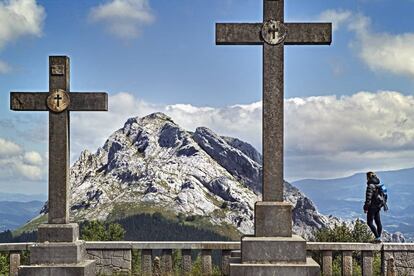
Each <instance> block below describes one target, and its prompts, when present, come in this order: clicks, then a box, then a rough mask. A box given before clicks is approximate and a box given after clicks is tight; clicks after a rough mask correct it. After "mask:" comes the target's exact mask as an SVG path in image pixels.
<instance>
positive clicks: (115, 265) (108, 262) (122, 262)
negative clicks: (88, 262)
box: [87, 249, 132, 275]
mask: <svg viewBox="0 0 414 276" xmlns="http://www.w3.org/2000/svg"><path fill="white" fill-rule="evenodd" d="M87 253H88V256H89V259H93V260H96V270H97V271H96V272H97V275H112V273H114V272H118V273H125V274H126V275H128V273H129V272H131V268H132V256H131V250H130V249H117V250H114V249H94V250H88V251H87Z"/></svg>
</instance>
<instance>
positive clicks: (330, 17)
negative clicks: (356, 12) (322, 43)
mask: <svg viewBox="0 0 414 276" xmlns="http://www.w3.org/2000/svg"><path fill="white" fill-rule="evenodd" d="M351 16H352V13H351V12H350V11H343V10H338V11H337V10H326V11H324V12H323V13H321V15H320V16H319V20H320V21H322V22H332V29H333V31H336V30H337V29H339V28H340V27H341V26H342V25H343V24H344V23H345V22H347V21H348V20H349V19H350V18H351Z"/></svg>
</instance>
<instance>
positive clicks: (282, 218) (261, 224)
mask: <svg viewBox="0 0 414 276" xmlns="http://www.w3.org/2000/svg"><path fill="white" fill-rule="evenodd" d="M254 210H255V236H256V237H291V236H292V205H291V204H290V203H287V202H274V201H273V202H272V201H259V202H256V205H255V209H254Z"/></svg>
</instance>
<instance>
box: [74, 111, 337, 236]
mask: <svg viewBox="0 0 414 276" xmlns="http://www.w3.org/2000/svg"><path fill="white" fill-rule="evenodd" d="M261 163H262V162H261V155H260V153H259V152H257V151H256V150H255V149H254V148H253V147H252V146H251V145H250V144H248V143H246V142H243V141H240V140H238V139H236V138H230V137H221V136H219V135H218V134H216V133H214V132H213V131H212V130H210V129H207V128H204V127H200V128H197V129H196V131H195V132H189V131H186V130H184V129H182V128H181V127H180V126H179V125H177V124H175V123H174V122H173V120H172V119H171V118H169V117H168V116H166V115H164V114H162V113H154V114H151V115H149V116H146V117H143V118H130V119H129V120H128V121H127V122H126V123H125V125H124V126H123V127H122V128H121V129H119V130H117V131H116V132H114V133H113V134H112V135H111V136H110V137H109V138H108V140H107V141H106V142H105V144H104V145H103V146H102V147H101V148H99V149H98V150H97V152H96V153H94V154H92V153H90V152H88V151H84V152H82V154H81V156H80V157H79V159H78V160H77V161H76V162H75V163H74V165H73V166H72V168H71V174H70V181H71V185H72V186H71V189H72V190H71V194H72V195H73V197H72V200H71V215H72V216H74V217H75V218H77V219H80V220H82V219H106V218H108V216H111V214H113V213H114V212H115V211H116V210H115V208H116V206H150V207H155V206H156V207H157V208H158V209H161V210H165V211H166V212H167V211H168V212H170V213H171V212H172V213H174V214H176V215H184V216H190V215H199V216H203V217H206V218H208V220H209V221H210V222H211V223H213V224H215V225H219V224H228V225H232V226H234V227H235V228H236V229H237V230H238V231H239V232H240V233H243V234H248V233H252V232H253V214H254V203H255V202H256V201H257V200H259V199H260V197H261V195H260V191H261V185H262V183H261V179H262V164H261ZM285 199H286V200H287V201H290V202H291V203H292V204H293V206H294V209H293V211H294V212H293V213H294V214H293V222H294V231H295V232H296V233H298V234H300V235H302V236H304V237H306V238H310V237H312V233H313V231H314V230H316V229H320V228H322V227H326V226H328V227H329V226H331V225H333V223H335V222H337V223H338V222H340V221H339V220H338V219H336V218H332V217H330V218H329V217H326V216H323V215H321V214H320V213H318V211H317V209H316V207H315V206H314V204H313V203H312V201H311V200H309V199H308V198H307V197H306V196H304V195H303V194H302V193H301V192H300V191H299V190H298V189H297V188H295V187H293V186H292V185H290V184H289V183H285ZM125 208H128V207H125ZM131 208H133V207H131ZM142 208H144V207H142Z"/></svg>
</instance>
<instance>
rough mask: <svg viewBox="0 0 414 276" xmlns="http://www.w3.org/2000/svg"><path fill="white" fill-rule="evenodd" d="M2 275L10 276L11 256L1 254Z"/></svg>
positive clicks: (0, 272) (0, 267)
mask: <svg viewBox="0 0 414 276" xmlns="http://www.w3.org/2000/svg"><path fill="white" fill-rule="evenodd" d="M0 275H9V254H5V253H0Z"/></svg>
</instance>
